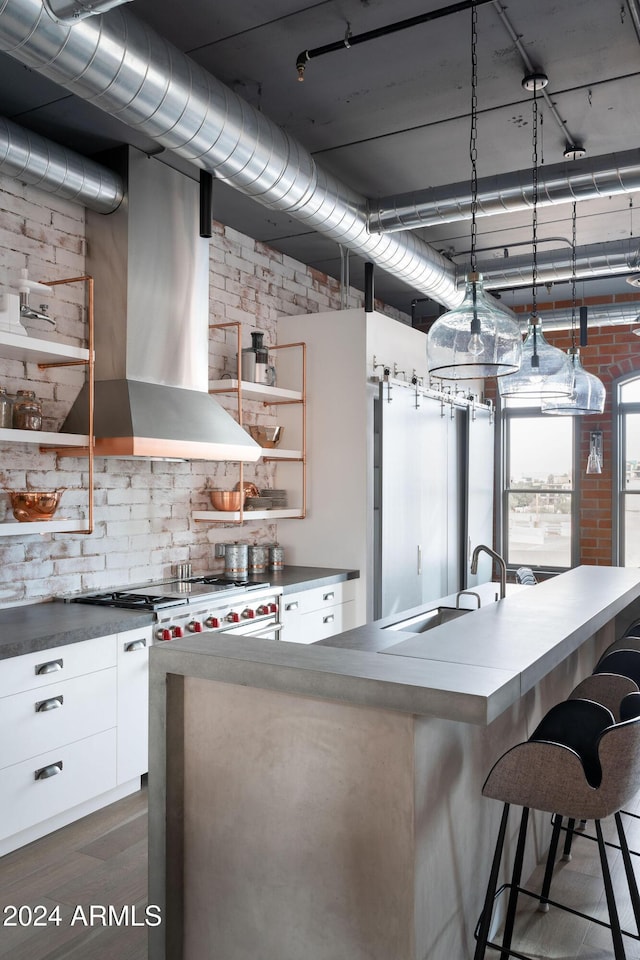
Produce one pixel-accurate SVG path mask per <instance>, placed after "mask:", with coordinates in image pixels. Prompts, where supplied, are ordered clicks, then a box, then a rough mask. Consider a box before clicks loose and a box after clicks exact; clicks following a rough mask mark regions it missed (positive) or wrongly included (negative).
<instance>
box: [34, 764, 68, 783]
mask: <svg viewBox="0 0 640 960" xmlns="http://www.w3.org/2000/svg"><path fill="white" fill-rule="evenodd" d="M59 773H62V760H56V762H55V763H50V764H49V765H48V766H47V767H40V769H39V770H36V780H48V779H49V777H57V776H58V774H59Z"/></svg>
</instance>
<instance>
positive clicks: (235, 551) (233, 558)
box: [224, 541, 249, 580]
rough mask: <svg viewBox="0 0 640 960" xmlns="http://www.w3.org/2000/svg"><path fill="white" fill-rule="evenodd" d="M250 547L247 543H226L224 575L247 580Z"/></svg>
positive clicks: (233, 578)
mask: <svg viewBox="0 0 640 960" xmlns="http://www.w3.org/2000/svg"><path fill="white" fill-rule="evenodd" d="M248 557H249V548H248V547H247V544H246V543H238V542H237V541H236V542H235V543H225V546H224V575H225V577H229V578H231V579H232V580H246V579H247V572H248Z"/></svg>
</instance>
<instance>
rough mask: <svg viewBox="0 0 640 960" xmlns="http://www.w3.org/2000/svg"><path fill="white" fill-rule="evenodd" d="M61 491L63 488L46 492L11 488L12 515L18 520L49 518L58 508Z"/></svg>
mask: <svg viewBox="0 0 640 960" xmlns="http://www.w3.org/2000/svg"><path fill="white" fill-rule="evenodd" d="M63 493H64V490H51V491H49V492H47V493H42V492H36V491H34V490H18V491H15V490H11V491H9V496H10V498H11V509H12V510H13V515H14V517H15V518H16V520H20V522H32V521H34V520H51V518H52V517H53V515H54V513H55V512H56V510H57V509H58V504H59V503H60V497H61V496H62V494H63Z"/></svg>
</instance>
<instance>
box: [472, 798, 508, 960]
mask: <svg viewBox="0 0 640 960" xmlns="http://www.w3.org/2000/svg"><path fill="white" fill-rule="evenodd" d="M508 818H509V804H508V803H505V805H504V807H503V810H502V819H501V820H500V829H499V830H498V839H497V840H496V849H495V851H494V854H493V862H492V864H491V873H490V874H489V883H488V884H487V892H486V895H485V898H484V906H483V908H482V913H481V914H480V926H479V929H478V942H477V943H476V949H475V953H474V954H473V960H484V955H485V953H486V950H487V940H488V939H489V930H490V929H491V917H492V915H493V901H494V898H495V895H496V888H497V886H498V875H499V873H500V862H501V860H502V850H503V847H504V838H505V835H506V832H507V820H508Z"/></svg>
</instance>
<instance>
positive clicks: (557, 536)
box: [506, 416, 640, 567]
mask: <svg viewBox="0 0 640 960" xmlns="http://www.w3.org/2000/svg"><path fill="white" fill-rule="evenodd" d="M507 422H508V446H507V450H508V463H507V491H506V499H507V510H506V515H507V559H508V563H510V564H511V565H524V566H530V567H533V566H541V567H569V566H571V525H572V506H573V496H574V477H573V418H572V417H542V416H538V417H509V418H508V421H507ZM638 489H639V491H640V485H639V488H638ZM638 506H639V507H640V503H639V504H638ZM639 519H640V514H639Z"/></svg>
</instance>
